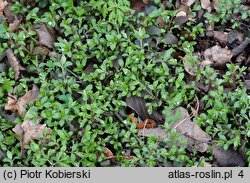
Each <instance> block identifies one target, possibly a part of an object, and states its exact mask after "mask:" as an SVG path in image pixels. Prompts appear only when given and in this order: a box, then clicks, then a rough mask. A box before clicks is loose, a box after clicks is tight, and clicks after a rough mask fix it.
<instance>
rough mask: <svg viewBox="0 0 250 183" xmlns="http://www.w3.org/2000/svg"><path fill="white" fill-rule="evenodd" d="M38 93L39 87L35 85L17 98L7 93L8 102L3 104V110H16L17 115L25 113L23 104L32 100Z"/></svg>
mask: <svg viewBox="0 0 250 183" xmlns="http://www.w3.org/2000/svg"><path fill="white" fill-rule="evenodd" d="M38 94H39V88H38V87H37V86H36V85H33V88H32V90H29V91H27V93H26V94H25V95H24V96H22V97H20V98H19V99H17V98H16V97H15V96H13V95H11V94H9V95H8V103H7V104H6V105H5V110H9V111H12V112H17V113H18V115H21V114H22V113H25V112H26V110H25V108H24V107H25V105H27V104H28V103H29V102H31V101H34V100H35V99H36V98H37V97H38Z"/></svg>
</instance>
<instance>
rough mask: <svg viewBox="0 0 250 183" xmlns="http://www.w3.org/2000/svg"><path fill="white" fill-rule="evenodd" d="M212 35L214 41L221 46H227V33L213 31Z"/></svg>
mask: <svg viewBox="0 0 250 183" xmlns="http://www.w3.org/2000/svg"><path fill="white" fill-rule="evenodd" d="M213 33H214V39H215V40H217V41H219V43H221V44H222V45H226V44H227V35H228V33H226V32H221V31H213Z"/></svg>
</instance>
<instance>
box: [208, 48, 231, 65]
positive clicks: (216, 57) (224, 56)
mask: <svg viewBox="0 0 250 183" xmlns="http://www.w3.org/2000/svg"><path fill="white" fill-rule="evenodd" d="M204 57H205V60H209V61H212V62H214V66H215V67H221V66H225V65H226V63H228V62H230V61H231V58H232V57H233V54H232V51H231V50H229V49H228V48H227V47H226V48H221V47H220V46H218V45H216V46H213V47H212V48H208V49H207V50H206V51H205V52H204Z"/></svg>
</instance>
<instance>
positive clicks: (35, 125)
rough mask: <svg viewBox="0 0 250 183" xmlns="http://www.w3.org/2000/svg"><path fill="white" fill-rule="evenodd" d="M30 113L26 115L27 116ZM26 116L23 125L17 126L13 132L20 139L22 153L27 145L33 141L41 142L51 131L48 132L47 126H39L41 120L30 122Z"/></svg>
mask: <svg viewBox="0 0 250 183" xmlns="http://www.w3.org/2000/svg"><path fill="white" fill-rule="evenodd" d="M28 113H29V112H27V113H26V116H27V114H28ZM26 116H25V118H24V121H23V123H22V124H21V125H20V124H17V125H16V126H15V127H14V128H13V129H12V130H13V131H14V132H15V133H16V134H17V135H18V136H19V137H20V143H21V151H23V150H24V148H25V145H28V144H29V143H30V141H31V140H41V141H43V137H44V136H46V135H47V134H49V133H50V129H47V130H46V128H45V127H46V124H39V118H38V117H37V118H36V119H35V120H29V119H27V117H26Z"/></svg>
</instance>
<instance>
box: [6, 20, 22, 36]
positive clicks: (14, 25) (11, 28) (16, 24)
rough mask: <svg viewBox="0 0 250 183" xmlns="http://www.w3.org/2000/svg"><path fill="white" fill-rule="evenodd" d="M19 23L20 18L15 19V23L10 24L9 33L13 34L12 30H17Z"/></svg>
mask: <svg viewBox="0 0 250 183" xmlns="http://www.w3.org/2000/svg"><path fill="white" fill-rule="evenodd" d="M19 24H20V22H19V20H14V22H13V23H10V24H9V28H10V30H9V34H11V33H12V32H15V31H16V30H17V28H18V26H19Z"/></svg>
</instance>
